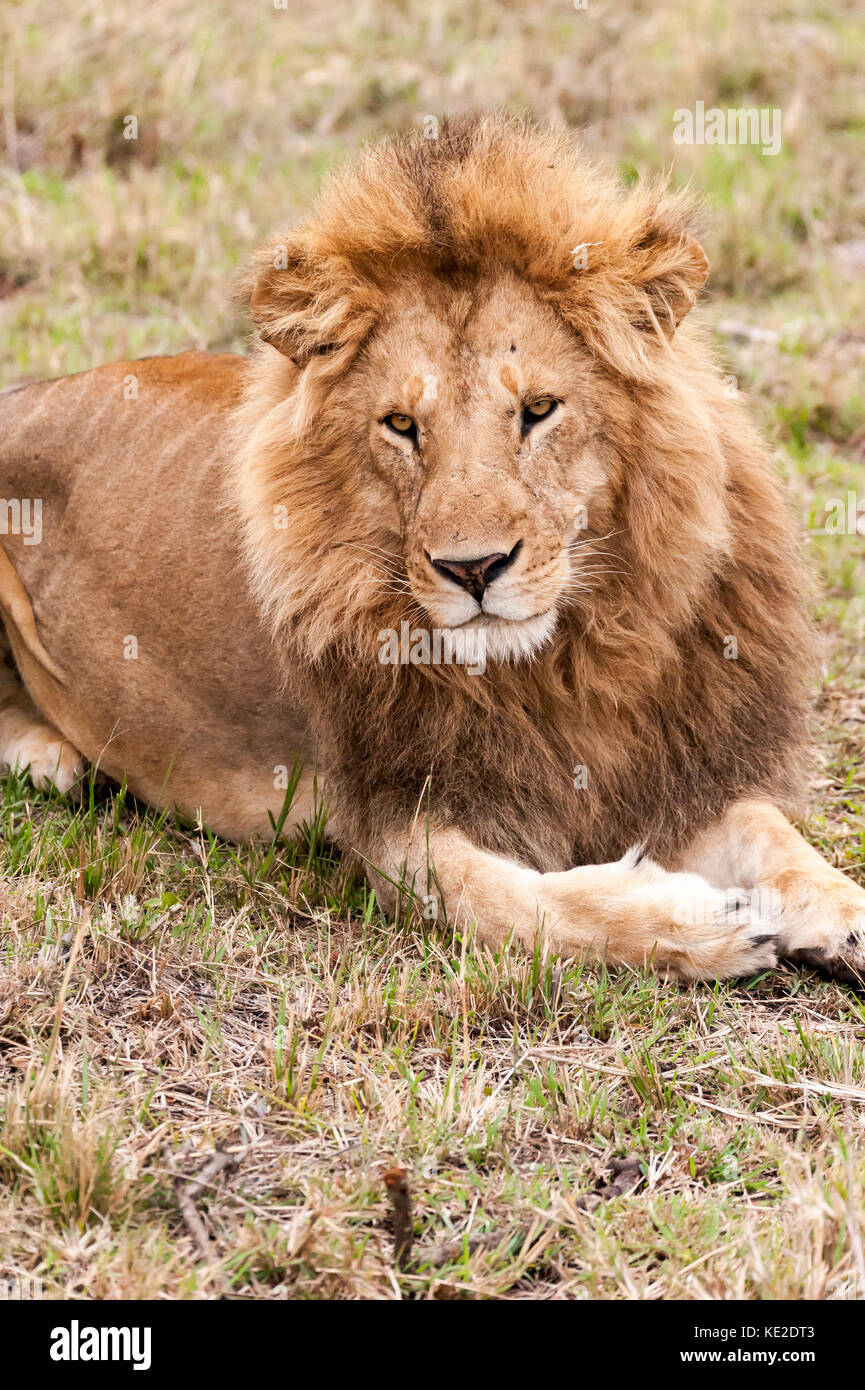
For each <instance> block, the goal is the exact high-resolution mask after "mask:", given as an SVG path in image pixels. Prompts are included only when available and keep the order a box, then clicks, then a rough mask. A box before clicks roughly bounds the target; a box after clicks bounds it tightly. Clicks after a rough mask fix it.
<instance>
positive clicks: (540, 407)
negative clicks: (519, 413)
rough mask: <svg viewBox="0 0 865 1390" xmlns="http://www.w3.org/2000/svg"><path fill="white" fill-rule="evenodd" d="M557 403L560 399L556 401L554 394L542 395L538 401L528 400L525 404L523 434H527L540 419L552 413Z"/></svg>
mask: <svg viewBox="0 0 865 1390" xmlns="http://www.w3.org/2000/svg"><path fill="white" fill-rule="evenodd" d="M557 405H558V401H554V400H553V398H552V396H541V397H539V399H538V400H536V401H526V403H525V405H524V406H523V434H527V433H528V431H529V430H530V429H531V428H532V426H533V425H536V424H537V423H538V421H539V420H543V419H544V418H545V417H546V416H547V415H552V413H553V411H554V410H555V408H556V406H557Z"/></svg>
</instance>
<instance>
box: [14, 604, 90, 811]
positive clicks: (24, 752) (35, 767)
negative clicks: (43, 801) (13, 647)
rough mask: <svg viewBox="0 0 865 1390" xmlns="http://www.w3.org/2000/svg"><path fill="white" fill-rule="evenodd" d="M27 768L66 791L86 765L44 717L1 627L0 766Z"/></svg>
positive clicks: (41, 782)
mask: <svg viewBox="0 0 865 1390" xmlns="http://www.w3.org/2000/svg"><path fill="white" fill-rule="evenodd" d="M10 767H20V768H27V769H28V771H29V773H30V778H31V780H32V782H33V784H34V785H35V786H37V787H45V786H47V785H48V784H49V783H50V784H51V785H52V786H55V787H56V788H57V790H58V791H60V792H63V793H64V794H65V793H66V792H68V791H69V789H70V788H71V787H72V786H73V784H74V783H75V782H77V780H78V778H79V777H80V776H81V773H82V771H83V768H84V763H83V761H82V759H81V755H80V754H79V752H78V750H77V749H75V748H73V747H72V744H71V743H67V741H66V739H65V738H64V737H63V735H62V734H61V733H59V732H58V730H57V729H55V727H54V725H53V724H49V723H48V721H47V720H45V719H43V718H42V716H41V715H40V713H39V711H38V710H37V709H36V706H35V705H34V704H33V702H32V700H31V699H30V697H29V695H28V694H27V692H26V690H25V689H24V687H23V685H22V684H21V682H20V680H19V679H18V676H17V674H16V672H15V670H14V668H13V666H12V658H11V655H10V653H9V648H8V645H7V642H6V636H5V633H3V631H2V629H0V768H2V769H3V770H4V771H5V770H6V769H7V768H10Z"/></svg>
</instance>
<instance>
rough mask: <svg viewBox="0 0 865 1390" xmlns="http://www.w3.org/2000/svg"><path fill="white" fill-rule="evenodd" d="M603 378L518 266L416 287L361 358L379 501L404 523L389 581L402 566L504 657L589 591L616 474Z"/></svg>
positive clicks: (432, 609)
mask: <svg viewBox="0 0 865 1390" xmlns="http://www.w3.org/2000/svg"><path fill="white" fill-rule="evenodd" d="M596 386H597V383H596V380H595V368H594V366H593V363H592V360H591V357H590V354H589V353H588V352H587V351H586V349H585V348H584V347H583V346H582V345H581V343H580V342H579V340H578V338H577V337H576V335H575V334H573V333H572V332H571V331H570V330H569V329H568V328H567V326H566V325H565V324H563V323H562V322H561V321H560V320H559V318H558V317H557V316H556V315H555V314H554V313H553V311H552V310H550V309H549V308H547V307H546V306H545V305H543V304H542V303H541V302H540V300H539V299H538V297H537V296H536V294H535V293H534V292H533V291H532V289H531V288H530V287H529V286H527V285H525V284H524V283H522V282H520V281H519V280H518V279H517V278H516V277H515V276H507V277H506V278H504V279H501V278H499V279H497V280H496V281H495V282H492V281H488V282H480V283H477V282H476V283H475V284H474V286H467V287H464V288H462V289H454V288H453V287H446V286H444V285H442V284H441V283H436V282H435V281H433V280H432V279H429V280H428V281H426V282H424V281H423V280H422V279H420V278H418V279H417V280H416V281H415V282H414V283H411V284H407V285H406V286H405V287H404V288H403V290H402V292H401V293H400V295H399V297H398V300H397V302H396V303H394V304H393V305H392V306H391V311H390V313H389V314H388V318H387V321H386V322H385V323H384V324H383V325H382V327H381V328H380V329H379V331H378V332H377V333H376V334H375V336H374V338H373V340H372V342H371V343H370V344H369V346H368V348H367V350H366V351H365V352H364V354H362V357H361V360H360V361H359V362H358V364H357V366H356V368H355V372H354V380H353V381H352V382H351V390H350V394H351V397H352V401H353V409H355V410H359V409H363V410H365V412H366V416H367V428H368V445H369V454H370V456H371V465H372V469H373V470H374V474H375V478H374V480H370V481H371V482H372V490H373V492H374V494H376V495H375V502H374V504H373V509H374V511H375V512H376V513H377V514H379V515H384V514H385V513H386V512H387V510H388V508H389V509H390V513H391V515H392V516H394V515H396V516H398V518H399V535H398V538H397V536H396V534H394V537H393V549H394V551H395V552H396V554H395V557H394V556H392V557H391V563H390V566H389V567H387V566H386V568H387V569H388V575H387V578H385V576H384V575H383V577H382V582H383V583H386V582H391V583H394V582H397V581H398V580H400V579H401V578H402V576H401V575H400V573H399V565H398V564H395V563H394V559H396V560H397V561H398V562H401V564H402V565H403V566H404V571H405V575H406V576H407V581H408V586H409V589H410V594H411V596H413V597H414V599H415V600H416V601H417V603H418V604H419V605H420V607H421V608H422V609H423V612H424V614H425V615H426V616H427V617H428V619H429V620H430V622H431V624H432V625H433V626H434V627H438V628H444V629H449V630H451V631H453V632H455V633H457V634H459V633H467V632H469V631H471V630H473V629H479V628H480V629H483V630H484V634H485V638H484V640H485V647H486V653H487V655H488V656H489V657H490V658H491V659H492V660H494V661H495V660H499V661H501V660H513V659H517V658H519V657H521V656H526V655H528V654H530V653H532V652H534V651H535V650H537V649H538V648H539V647H540V646H541V645H543V643H544V642H545V641H547V640H548V638H549V637H550V635H551V634H552V632H553V630H554V628H555V625H556V620H557V615H558V613H559V611H560V610H561V608H562V607H563V605H564V604H565V603H567V602H568V601H569V600H570V599H571V598H577V597H578V596H579V593H580V591H581V590H585V589H586V588H588V587H589V583H590V576H591V573H592V572H593V568H594V567H593V566H591V565H590V564H589V556H590V555H592V553H593V547H592V537H593V536H594V537H597V536H599V535H600V534H602V532H600V531H599V529H598V523H599V522H602V521H603V520H604V519H605V518H606V517H607V515H608V512H607V505H608V484H609V482H610V479H609V478H608V473H607V468H608V463H607V456H606V451H605V448H604V444H603V416H602V414H601V411H600V409H599V406H598V404H597V401H598V397H599V394H601V393H599V392H598V391H597V389H596ZM590 517H591V518H592V525H591V530H589V518H590ZM394 531H396V528H394ZM403 582H404V581H403ZM456 642H457V645H459V637H457V638H456Z"/></svg>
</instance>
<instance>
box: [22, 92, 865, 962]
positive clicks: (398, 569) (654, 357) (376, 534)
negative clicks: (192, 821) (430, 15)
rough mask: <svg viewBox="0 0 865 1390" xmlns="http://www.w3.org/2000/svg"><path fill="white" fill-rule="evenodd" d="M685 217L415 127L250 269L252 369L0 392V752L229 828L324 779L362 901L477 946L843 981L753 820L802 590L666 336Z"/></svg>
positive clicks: (151, 371) (716, 421) (766, 480)
mask: <svg viewBox="0 0 865 1390" xmlns="http://www.w3.org/2000/svg"><path fill="white" fill-rule="evenodd" d="M694 219H695V209H694V206H693V203H692V201H691V199H690V198H689V197H688V196H685V195H683V194H680V193H674V192H671V191H670V190H669V189H668V188H667V187H666V186H665V184H664V182H663V181H659V180H657V179H644V180H642V181H639V182H637V183H636V184H635V185H634V186H632V187H630V188H628V189H624V188H621V187H619V186H618V184H617V182H616V181H615V179H613V178H612V177H611V176H610V175H609V174H608V173H606V172H605V171H604V169H603V168H602V167H601V166H600V165H598V164H596V163H595V162H593V161H591V160H589V159H588V158H587V157H586V155H585V153H584V152H582V151H581V149H580V147H579V145H578V144H577V143H575V142H574V141H573V140H572V138H571V137H570V136H568V135H567V134H566V133H563V132H561V131H558V130H553V129H546V128H543V127H539V126H536V125H534V124H532V123H530V122H528V121H526V120H523V119H521V118H517V117H512V116H509V115H506V114H502V113H492V114H482V115H480V116H476V117H472V118H467V119H464V120H459V121H455V122H452V123H448V122H446V121H445V122H442V123H441V125H440V127H439V129H438V132H437V134H436V135H435V136H434V138H423V137H420V136H417V137H414V138H406V139H395V140H391V141H390V142H387V143H385V144H383V145H380V146H375V147H372V148H367V149H366V150H365V151H363V152H362V153H361V154H360V156H359V157H358V158H357V160H356V161H355V162H354V163H353V164H349V165H347V166H346V167H345V168H343V169H341V170H338V171H336V172H335V173H333V174H332V175H331V176H330V178H329V179H328V180H327V181H326V183H325V184H324V186H323V188H322V191H321V193H320V195H319V197H318V199H317V202H316V205H315V207H314V209H313V211H312V213H311V215H310V216H309V218H308V220H306V221H305V222H304V223H303V224H302V225H300V226H298V227H295V228H294V229H292V230H291V231H289V232H288V233H286V234H285V235H283V236H282V237H278V238H276V239H275V240H274V241H273V242H271V243H270V244H269V245H267V246H266V247H265V248H263V249H262V250H261V251H260V252H259V254H258V255H257V256H256V257H255V259H254V261H253V264H252V266H251V269H250V271H249V273H248V275H247V276H246V278H245V279H244V282H243V293H244V295H245V297H246V299H247V300H248V303H249V307H250V312H251V315H252V319H253V322H254V325H255V341H254V344H253V348H252V351H251V355H250V356H249V357H243V356H237V355H232V354H220V355H208V354H205V353H197V352H188V353H182V354H180V355H179V356H176V357H168V358H148V359H144V360H141V361H136V362H125V363H121V364H118V365H113V366H104V367H98V368H96V369H95V370H92V371H88V372H84V373H82V374H81V375H78V376H73V377H69V378H65V379H61V380H59V381H52V382H47V383H42V384H36V385H32V386H25V387H22V388H17V389H15V390H13V391H11V392H10V393H8V394H6V395H5V396H4V397H3V399H2V401H0V417H2V449H0V459H2V472H0V483H2V488H3V494H4V498H6V499H7V512H8V514H9V515H12V507H11V503H12V501H16V502H17V503H18V505H19V513H20V515H21V516H23V515H25V512H26V514H27V515H28V516H29V515H30V514H31V513H30V512H29V511H26V507H25V504H28V505H35V503H36V502H38V503H39V513H40V527H41V535H40V537H39V540H38V543H36V538H35V536H34V534H33V531H34V527H31V528H30V534H24V531H25V528H24V527H23V525H22V526H19V527H18V528H17V533H15V534H13V533H12V532H16V528H15V527H14V526H7V532H8V534H6V535H5V536H4V539H3V547H2V549H0V603H2V614H3V619H4V624H5V630H6V634H7V638H8V643H7V645H6V647H5V649H4V653H5V654H4V665H3V667H2V686H0V756H2V761H3V763H4V764H5V765H6V766H20V767H24V766H27V767H29V769H30V773H31V776H32V777H33V779H34V780H35V781H36V782H37V783H42V782H46V781H51V782H53V783H54V784H55V785H56V786H57V787H59V788H60V789H61V790H67V789H69V788H70V787H72V786H73V784H74V783H75V782H76V780H77V779H79V778H80V777H81V776H82V773H83V770H84V767H85V764H86V763H88V762H89V763H91V764H94V765H96V766H97V767H98V768H99V769H101V770H102V771H103V772H104V773H105V774H107V775H108V776H109V777H111V778H114V779H125V780H126V782H127V784H128V786H129V788H130V790H131V791H132V792H133V793H134V794H135V795H136V796H137V797H139V798H142V799H143V800H144V801H146V802H149V803H151V804H152V805H154V806H171V807H174V808H176V809H177V811H178V812H179V813H181V814H183V815H184V816H187V817H191V818H200V819H201V820H202V821H203V822H204V823H206V824H207V825H209V826H210V827H211V828H212V829H213V830H214V831H215V832H217V833H219V834H221V835H223V836H225V837H228V838H230V839H234V840H239V841H242V840H246V839H251V838H255V837H259V836H270V835H272V834H273V826H274V823H276V824H277V825H282V829H283V831H284V832H286V833H293V832H294V831H295V830H296V829H297V828H298V827H300V826H302V825H303V824H304V823H305V821H307V820H308V819H309V817H310V816H311V815H312V814H313V810H314V807H315V805H316V798H317V797H318V798H323V799H324V802H325V804H326V806H327V813H328V822H327V823H328V830H329V833H330V835H331V836H332V838H333V840H334V842H335V843H336V845H337V846H338V847H339V848H340V849H341V850H342V851H343V852H344V853H346V854H347V855H349V856H352V857H354V858H355V859H356V860H357V862H358V863H360V864H362V865H363V866H364V869H365V871H366V872H367V873H368V875H369V876H370V879H371V882H372V883H373V884H374V885H375V886H376V888H377V890H378V893H379V896H380V898H381V900H382V901H383V903H384V905H385V907H386V908H388V909H390V910H392V909H393V906H394V903H395V902H396V900H397V898H398V896H399V895H400V894H401V893H402V892H404V891H405V892H408V893H411V894H414V895H416V896H417V897H418V898H422V899H423V900H424V901H425V902H427V903H432V904H433V911H432V913H425V915H433V916H435V915H439V914H440V916H441V917H442V918H443V919H444V920H447V921H448V922H452V923H457V924H459V925H464V926H465V928H466V929H467V930H472V931H474V932H475V933H476V939H477V941H478V942H479V943H480V945H482V946H484V947H487V948H490V949H492V950H498V949H499V948H501V947H502V946H503V945H504V944H505V943H506V942H507V941H508V940H509V939H511V938H515V939H516V940H518V941H521V942H524V943H525V944H526V945H527V946H529V947H534V946H535V945H537V944H538V943H540V944H541V946H542V948H543V949H544V950H545V951H553V952H557V953H560V954H562V955H564V956H584V955H586V954H594V955H595V957H596V958H600V959H605V960H606V961H608V962H610V963H614V964H619V965H624V966H628V967H633V968H643V967H644V966H646V965H647V964H649V963H651V964H653V965H654V967H655V968H656V969H658V970H661V971H663V972H665V973H666V974H667V975H669V976H671V977H673V978H676V979H680V980H698V979H707V980H712V979H716V978H735V977H738V976H748V975H751V974H753V973H755V972H758V971H761V970H764V969H768V968H771V967H772V966H774V965H775V964H776V962H777V961H778V960H779V959H780V958H789V959H797V960H803V961H806V962H808V963H811V964H815V965H819V966H821V967H823V968H825V969H826V970H828V971H829V972H831V973H834V974H835V975H837V976H840V977H842V978H846V979H851V980H855V979H858V978H859V976H860V975H861V973H862V971H863V970H865V892H863V890H862V889H861V888H859V887H858V886H857V885H856V884H855V883H853V882H852V881H851V880H849V879H848V878H847V877H845V875H844V874H843V873H841V872H840V871H838V870H836V869H835V868H833V867H832V866H830V865H829V864H828V863H826V862H825V861H824V860H823V859H822V858H821V857H820V855H819V854H818V853H817V852H816V851H815V850H814V849H813V848H811V847H810V846H809V845H808V844H807V842H806V841H805V839H804V838H803V837H802V836H801V835H800V834H799V833H798V832H797V831H796V830H795V829H794V827H793V825H792V824H791V823H790V820H789V819H788V816H796V815H798V814H799V812H800V810H801V808H802V805H803V798H804V796H805V792H806V789H807V776H808V769H809V764H810V758H811V750H810V742H809V717H810V716H809V682H810V679H811V671H812V669H813V661H814V634H813V631H812V627H811V623H810V619H809V608H810V602H811V586H810V580H809V576H808V574H807V572H806V570H805V568H804V566H803V563H802V560H801V558H800V556H799V554H798V548H797V544H796V538H795V535H794V530H793V527H792V524H791V520H790V518H789V516H788V510H787V505H786V503H785V500H784V496H783V493H782V491H781V490H780V487H779V484H778V481H777V480H776V477H775V472H774V469H773V466H772V463H771V460H770V458H769V456H768V454H767V450H766V448H765V447H764V445H763V444H762V443H761V442H760V440H759V438H758V437H757V435H756V433H755V431H754V429H753V428H752V425H751V423H750V421H749V418H748V414H747V411H746V409H745V408H744V406H743V404H742V402H741V400H739V399H737V398H736V397H735V395H733V396H732V398H731V394H730V393H729V391H727V390H726V389H725V384H724V381H723V378H722V376H721V374H720V372H719V370H718V368H717V366H716V365H715V363H714V361H713V358H712V354H711V352H710V349H709V347H708V345H707V341H706V340H705V339H704V337H703V336H702V335H701V333H700V330H699V329H698V327H696V326H695V325H694V324H693V322H692V321H691V319H689V318H688V313H689V310H690V309H691V308H692V307H693V306H694V304H695V302H696V300H697V299H698V296H699V294H700V291H701V290H702V288H703V285H704V283H705V280H706V276H707V269H708V267H707V261H706V257H705V254H704V252H703V250H702V249H701V246H700V244H699V241H698V240H697V235H696V231H695V220H694ZM442 633H444V634H445V635H446V637H447V639H448V640H447V642H446V643H444V645H442V644H441V643H439V644H438V645H436V643H435V642H433V643H432V644H430V642H427V643H426V644H424V643H423V642H418V640H417V639H418V634H421V635H424V634H425V635H426V636H427V637H429V636H430V635H432V636H433V637H435V636H436V635H439V636H440V635H441V634H442ZM431 653H437V654H438V656H437V658H436V659H434V658H433V656H432V655H431ZM299 769H302V771H298V770H299ZM287 784H290V791H291V792H293V796H290V795H289V796H288V798H287V793H286V786H287ZM289 801H290V807H289V810H288V814H287V815H286V816H285V817H284V820H283V812H284V809H285V807H284V803H285V805H288V802H289Z"/></svg>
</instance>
